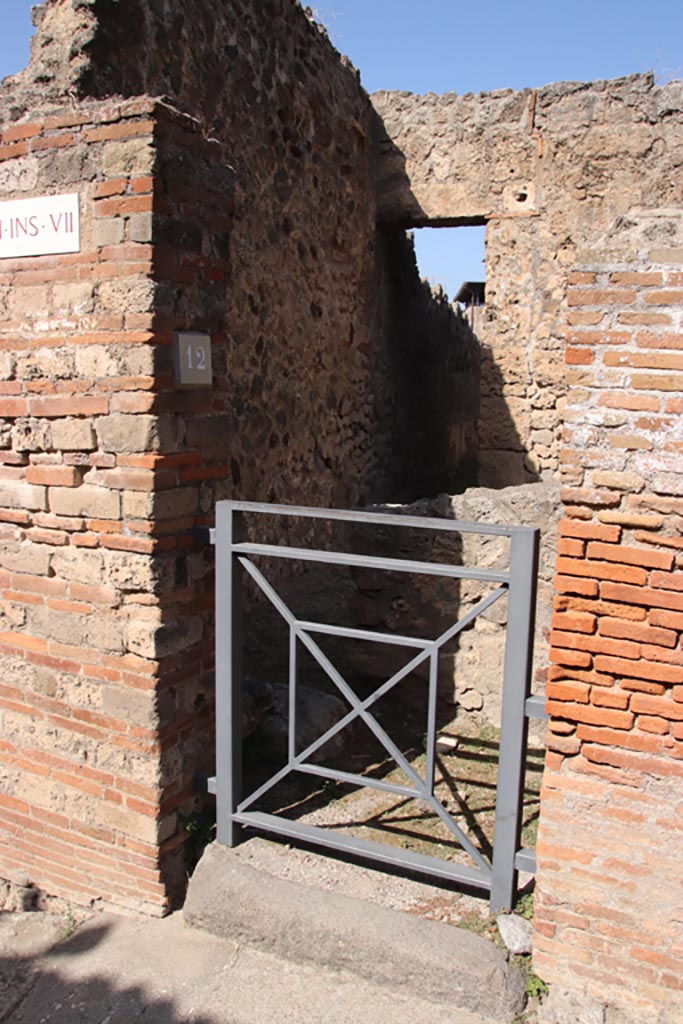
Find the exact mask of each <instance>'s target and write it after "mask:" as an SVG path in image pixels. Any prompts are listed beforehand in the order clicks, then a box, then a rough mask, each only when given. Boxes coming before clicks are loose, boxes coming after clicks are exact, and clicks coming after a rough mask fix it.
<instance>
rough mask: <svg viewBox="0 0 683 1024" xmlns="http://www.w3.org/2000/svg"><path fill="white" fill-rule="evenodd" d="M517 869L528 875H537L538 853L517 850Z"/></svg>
mask: <svg viewBox="0 0 683 1024" xmlns="http://www.w3.org/2000/svg"><path fill="white" fill-rule="evenodd" d="M515 868H516V869H517V871H524V872H525V873H526V874H527V875H535V874H536V851H535V850H526V849H524V850H517V853H516V854H515Z"/></svg>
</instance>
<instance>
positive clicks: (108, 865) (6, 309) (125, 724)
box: [0, 101, 178, 913]
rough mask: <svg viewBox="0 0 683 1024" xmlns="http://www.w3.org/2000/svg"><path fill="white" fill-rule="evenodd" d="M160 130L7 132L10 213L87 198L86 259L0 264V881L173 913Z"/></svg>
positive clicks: (136, 116)
mask: <svg viewBox="0 0 683 1024" xmlns="http://www.w3.org/2000/svg"><path fill="white" fill-rule="evenodd" d="M153 112H154V105H153V104H151V103H149V102H147V101H144V102H131V103H127V104H125V105H124V106H119V105H117V104H97V105H92V106H91V107H90V108H89V109H87V110H83V109H81V110H79V111H73V110H72V111H69V112H60V113H57V114H52V115H50V116H46V117H44V118H43V119H42V120H34V121H32V122H31V123H28V124H21V125H16V126H11V127H9V128H6V129H5V130H4V132H3V134H2V142H1V144H0V168H2V170H3V172H4V176H3V182H4V183H5V189H7V187H8V186H11V187H12V191H11V192H8V191H5V192H4V194H3V195H2V198H3V199H5V198H7V199H9V198H12V199H19V198H24V197H26V196H31V195H41V194H50V193H64V192H78V193H79V201H80V211H81V251H80V252H78V253H75V254H73V255H59V256H39V257H31V258H22V259H5V260H2V261H1V262H0V416H1V417H2V419H1V420H0V434H1V441H0V444H1V447H0V523H1V524H2V526H1V527H0V540H1V542H2V548H1V551H0V596H1V605H0V613H1V620H0V669H1V670H0V719H1V722H0V724H1V726H2V729H1V735H2V740H1V741H0V763H1V768H0V771H1V773H2V786H1V789H0V875H2V876H3V877H6V878H9V879H13V878H16V877H18V876H19V875H22V876H24V877H25V876H26V875H28V878H29V880H30V881H31V882H33V883H34V884H35V885H37V886H39V887H40V888H42V889H43V890H45V891H46V892H48V893H58V894H60V895H63V896H67V897H71V898H72V899H75V900H77V901H79V902H88V901H89V900H93V899H99V900H102V901H103V902H105V903H106V902H112V903H115V904H118V905H129V906H134V907H136V908H138V909H141V908H144V909H147V910H149V911H150V912H152V913H159V912H160V911H161V910H162V909H163V907H164V906H165V905H166V887H165V886H164V885H163V884H162V879H161V875H160V859H159V851H158V845H159V840H160V838H163V834H164V829H167V828H168V823H167V822H165V821H164V820H163V818H162V817H161V816H160V813H159V796H160V787H161V783H162V779H161V778H160V773H159V767H158V761H159V735H158V732H159V716H158V710H157V705H158V701H159V678H158V677H159V663H158V661H157V660H155V658H154V657H150V656H149V652H148V651H147V650H145V649H144V640H143V634H144V629H145V626H146V624H147V623H148V621H149V620H150V619H153V618H154V617H155V616H156V615H157V612H156V610H155V608H154V605H155V604H156V603H157V601H156V598H155V596H154V590H155V573H154V570H153V560H154V558H155V557H158V555H159V553H160V552H166V551H168V549H169V547H175V545H176V538H175V537H174V536H171V537H166V536H163V533H164V530H163V524H162V526H159V524H156V523H155V524H154V527H152V525H151V520H152V518H153V515H152V513H153V508H152V503H151V502H150V495H152V494H154V493H155V492H156V491H157V490H159V489H160V488H163V487H170V486H172V484H173V483H175V474H176V473H177V472H178V470H175V471H174V472H173V474H172V475H173V480H171V479H170V478H168V471H167V469H166V467H165V465H164V464H163V459H162V457H161V456H159V455H158V454H157V453H158V449H159V447H160V441H159V432H158V429H157V424H156V419H155V418H153V417H151V416H149V415H139V413H140V411H141V410H142V409H145V408H147V409H148V408H149V407H150V404H151V397H150V396H151V394H152V391H153V389H154V387H155V383H156V382H155V359H156V351H157V349H158V348H159V347H160V346H163V347H167V342H168V341H169V340H170V334H167V335H163V334H161V333H158V332H157V331H156V330H155V326H154V324H153V293H154V286H153V284H152V282H151V278H152V271H153V267H152V245H151V243H152V209H153V203H154V194H153V184H154V183H153V177H152V172H153V164H154V158H155V156H154V141H153V131H154V122H153V120H151V119H150V116H151V115H153ZM131 412H133V413H135V415H130V413H131ZM150 452H152V453H153V454H149V453H150ZM160 463H161V464H160Z"/></svg>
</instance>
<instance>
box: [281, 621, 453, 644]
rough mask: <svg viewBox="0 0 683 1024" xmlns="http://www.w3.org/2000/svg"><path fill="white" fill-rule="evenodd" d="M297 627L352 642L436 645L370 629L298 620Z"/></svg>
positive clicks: (410, 637) (431, 642)
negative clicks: (340, 637) (341, 637)
mask: <svg viewBox="0 0 683 1024" xmlns="http://www.w3.org/2000/svg"><path fill="white" fill-rule="evenodd" d="M296 625H297V627H298V628H299V629H301V630H304V631H305V632H307V633H324V634H325V635H326V636H343V637H348V638H349V639H351V640H372V641H374V642H375V643H384V644H395V645H396V646H397V647H417V648H419V649H420V650H423V651H424V650H426V649H427V648H428V647H431V646H432V645H433V643H434V641H433V640H426V639H423V638H421V637H416V636H401V635H400V634H398V633H376V632H374V631H373V630H370V629H350V628H349V627H347V626H332V625H329V624H328V623H326V622H303V621H302V620H301V619H297V621H296Z"/></svg>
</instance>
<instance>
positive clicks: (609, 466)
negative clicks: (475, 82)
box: [534, 248, 683, 1021]
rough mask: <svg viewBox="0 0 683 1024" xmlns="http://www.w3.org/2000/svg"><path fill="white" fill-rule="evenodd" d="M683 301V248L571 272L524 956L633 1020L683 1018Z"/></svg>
mask: <svg viewBox="0 0 683 1024" xmlns="http://www.w3.org/2000/svg"><path fill="white" fill-rule="evenodd" d="M682 313H683V249H678V250H675V249H668V250H664V249H659V250H653V249H651V248H647V249H644V250H639V251H631V252H628V253H623V254H621V255H620V254H618V253H617V254H615V253H614V252H612V253H604V254H602V255H600V254H596V256H595V257H590V256H587V258H586V262H585V263H583V264H582V265H581V266H580V267H579V268H577V270H576V271H575V272H574V273H573V274H572V275H571V276H570V288H569V292H568V302H567V350H566V363H567V367H568V369H567V377H568V383H569V385H570V390H569V396H568V400H567V405H566V408H565V412H564V419H565V432H564V444H563V451H562V466H563V477H564V484H565V486H564V489H563V493H562V498H563V502H564V506H565V518H564V520H563V522H562V523H561V525H560V540H559V544H558V557H557V564H556V571H557V575H556V580H555V589H556V597H555V614H554V619H553V631H552V634H551V645H552V646H551V662H552V667H551V669H550V673H549V682H548V691H547V696H548V702H547V710H548V712H549V713H550V716H551V719H550V731H549V739H548V753H547V761H546V765H547V767H546V773H545V781H544V789H543V798H542V813H541V825H540V834H539V842H538V851H537V853H538V889H537V901H536V920H535V926H536V934H535V951H534V963H535V967H536V970H537V972H538V973H539V974H540V975H541V976H542V977H543V978H544V979H546V980H547V981H549V982H552V983H553V988H554V989H555V992H554V993H553V994H552V999H554V1000H555V1002H556V1005H559V1002H560V1001H561V998H562V996H561V993H562V992H564V993H566V994H567V998H571V999H577V998H578V1000H579V1001H578V1002H574V1003H572V1004H571V1005H572V1006H574V1007H576V1006H579V1005H583V1006H584V1007H587V1006H590V1005H593V1007H594V1009H595V1008H597V1009H600V1008H604V1007H607V1006H613V1007H616V1008H617V1009H618V1010H619V1011H620V1012H622V1013H623V1014H625V1015H626V1016H625V1018H620V1019H629V1020H630V1019H631V1017H632V1018H633V1019H634V1020H638V1021H643V1020H648V1021H654V1020H660V1019H661V1020H662V1021H664V1020H667V1021H668V1020H672V1021H673V1020H676V1019H683V1017H682V1016H676V1014H682V1015H683V923H682V922H683V858H682V857H681V849H682V848H683V647H682V645H681V636H682V633H683V574H682V573H681V571H680V569H681V564H682V563H683V536H682V533H683V530H682V527H683V431H682V430H681V418H680V413H681V411H682V410H683V402H682V400H681V397H680V396H681V392H682V391H683V372H682V371H683V329H682V328H683V323H682V319H681V318H682ZM582 1001H583V1002H582ZM667 1014H673V1015H672V1016H667ZM660 1015H661V1016H660ZM577 1019H579V1018H578V1017H577ZM591 1019H592V1018H591ZM596 1019H597V1018H596ZM600 1019H602V1018H600Z"/></svg>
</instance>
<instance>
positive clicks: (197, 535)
mask: <svg viewBox="0 0 683 1024" xmlns="http://www.w3.org/2000/svg"><path fill="white" fill-rule="evenodd" d="M192 539H193V540H194V542H195V544H215V543H216V531H215V529H214V528H213V527H212V526H193V527H192Z"/></svg>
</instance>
